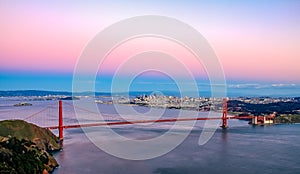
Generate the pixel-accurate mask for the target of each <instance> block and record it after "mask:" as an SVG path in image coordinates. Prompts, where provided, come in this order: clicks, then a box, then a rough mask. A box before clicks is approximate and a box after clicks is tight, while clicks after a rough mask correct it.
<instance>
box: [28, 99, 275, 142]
mask: <svg viewBox="0 0 300 174" xmlns="http://www.w3.org/2000/svg"><path fill="white" fill-rule="evenodd" d="M63 103H64V105H67V106H70V107H77V109H79V110H81V111H84V112H87V113H89V114H94V115H96V114H99V113H97V112H94V111H90V110H88V109H86V108H81V107H78V106H75V105H72V104H70V103H69V102H63V101H62V100H59V101H58V113H57V103H53V104H50V105H49V106H47V107H45V108H44V109H41V110H40V111H38V112H36V113H34V114H31V115H29V116H27V117H26V118H24V120H25V121H28V122H31V123H35V124H37V125H39V126H41V127H44V128H47V129H58V134H59V135H58V137H59V140H63V137H64V136H63V132H64V129H70V128H81V127H94V126H113V125H132V124H143V123H165V122H179V121H199V120H202V121H205V120H222V125H221V126H220V127H221V128H222V129H226V128H228V120H230V119H252V124H254V125H256V124H264V123H270V120H274V117H275V115H269V116H253V115H251V116H228V98H225V99H223V104H222V105H223V106H222V116H221V117H220V116H216V117H198V116H197V117H193V118H161V119H148V120H142V119H141V120H131V121H128V120H125V119H121V118H118V119H116V118H115V116H112V115H109V114H108V115H107V114H104V115H102V116H103V117H104V120H103V122H99V121H98V122H95V121H92V122H91V121H90V122H87V123H83V124H82V123H81V124H80V123H79V122H78V120H77V119H75V118H73V119H72V118H65V119H69V120H68V123H67V124H66V125H65V124H64V117H63ZM55 110H56V112H55ZM53 114H54V115H53ZM55 114H57V115H56V116H55ZM40 115H44V116H40ZM49 115H52V117H49ZM55 117H56V118H55ZM57 120H58V123H57ZM70 120H71V121H70ZM41 122H42V123H41ZM72 122H73V123H72ZM45 123H46V124H48V123H52V124H53V125H45ZM272 123H273V122H272Z"/></svg>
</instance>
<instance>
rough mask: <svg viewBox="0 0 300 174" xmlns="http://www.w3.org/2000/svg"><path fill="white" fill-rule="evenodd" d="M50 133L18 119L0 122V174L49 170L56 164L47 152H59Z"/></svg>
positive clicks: (55, 141)
mask: <svg viewBox="0 0 300 174" xmlns="http://www.w3.org/2000/svg"><path fill="white" fill-rule="evenodd" d="M57 142H58V138H57V137H56V136H55V135H54V134H53V133H52V132H51V131H50V130H47V129H44V128H40V127H38V126H36V125H34V124H31V123H27V122H25V121H22V120H5V121H0V173H5V172H8V173H41V172H42V171H43V170H47V171H49V172H51V171H53V170H54V168H55V167H57V166H58V163H57V162H56V160H55V159H54V157H53V156H52V155H51V152H53V151H56V150H60V149H61V147H60V145H59V144H58V143H57Z"/></svg>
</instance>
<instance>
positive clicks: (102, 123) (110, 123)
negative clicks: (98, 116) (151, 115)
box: [46, 116, 254, 129]
mask: <svg viewBox="0 0 300 174" xmlns="http://www.w3.org/2000/svg"><path fill="white" fill-rule="evenodd" d="M226 118H227V119H252V118H254V116H228V117H226ZM222 119H223V118H222V117H210V118H203V117H198V118H170V119H159V120H133V121H115V122H101V123H88V124H73V125H63V126H51V127H46V128H47V129H59V128H63V129H68V128H79V127H94V126H110V125H127V124H142V123H163V122H177V121H195V120H222Z"/></svg>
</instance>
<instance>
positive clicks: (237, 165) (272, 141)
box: [0, 99, 300, 174]
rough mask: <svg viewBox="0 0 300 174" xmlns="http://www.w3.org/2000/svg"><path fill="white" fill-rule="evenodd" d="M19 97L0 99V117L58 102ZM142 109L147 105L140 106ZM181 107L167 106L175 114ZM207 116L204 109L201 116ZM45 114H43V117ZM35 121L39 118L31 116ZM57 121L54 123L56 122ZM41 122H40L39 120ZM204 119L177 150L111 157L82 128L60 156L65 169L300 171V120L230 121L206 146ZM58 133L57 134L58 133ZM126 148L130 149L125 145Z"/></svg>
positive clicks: (141, 131)
mask: <svg viewBox="0 0 300 174" xmlns="http://www.w3.org/2000/svg"><path fill="white" fill-rule="evenodd" d="M17 101H18V100H10V101H8V100H4V99H2V100H0V119H1V120H3V119H8V118H25V117H26V116H28V115H30V114H32V113H35V112H36V111H38V110H40V109H42V108H44V107H45V106H48V105H49V104H52V103H55V102H57V101H42V102H41V101H34V102H31V103H33V106H30V107H13V106H12V104H15V103H17ZM100 108H101V110H102V111H103V112H104V113H106V114H112V115H114V114H116V111H115V110H114V109H113V107H112V105H100ZM135 109H136V110H137V111H139V112H147V111H148V108H144V107H136V108H135ZM47 112H48V113H47V114H46V116H48V117H50V118H51V119H50V118H49V119H48V120H55V118H56V117H57V112H56V108H53V111H51V110H50V111H47ZM72 112H73V111H72V109H70V108H69V109H68V108H65V110H64V114H65V117H67V118H68V119H66V122H68V121H69V122H71V121H72V120H75V118H71V117H72V115H73V114H72ZM177 112H178V111H176V110H166V111H165V113H164V114H165V116H166V117H171V116H172V115H174V114H176V113H177ZM201 114H202V115H204V116H205V115H206V114H205V113H200V115H201ZM42 116H43V115H42ZM32 122H34V119H32ZM54 122H55V121H54ZM36 124H38V123H36ZM202 124H203V122H201V121H199V122H197V124H196V126H195V128H194V129H193V131H192V133H191V134H190V135H189V136H188V138H187V139H186V140H185V141H184V142H183V143H182V144H181V145H179V146H178V147H177V148H176V149H174V150H173V151H171V152H169V153H167V154H166V155H163V156H161V157H158V158H155V159H150V160H144V161H132V160H124V159H120V158H117V157H114V156H111V155H109V154H107V153H105V152H103V151H102V150H101V149H99V148H97V147H96V146H95V145H94V144H93V143H91V142H90V141H89V140H88V138H87V137H86V136H85V134H84V133H83V132H82V130H81V129H68V130H66V131H65V132H64V133H65V139H64V149H63V150H62V151H61V152H58V153H56V154H55V158H56V159H57V161H58V162H59V164H60V167H59V168H58V169H56V170H55V172H54V173H55V174H62V173H68V174H69V173H73V174H76V173H78V174H79V173H125V174H126V173H128V174H132V173H231V174H240V173H243V174H247V173H249V174H250V173H251V174H252V173H264V174H268V173H270V174H277V173H278V174H279V173H280V174H282V173H290V174H296V173H299V171H300V124H293V125H273V126H256V127H252V126H249V125H247V122H244V121H238V120H230V121H229V125H230V128H229V129H228V130H226V131H223V130H221V129H218V130H217V131H216V132H215V134H214V136H213V137H212V138H211V139H210V140H209V141H208V143H206V144H205V145H202V146H199V145H198V139H199V135H200V134H201V131H202V128H201V127H202ZM168 126H169V124H156V125H152V126H150V127H147V126H146V127H145V126H118V127H116V128H115V130H116V131H117V132H118V133H120V134H122V135H124V136H129V137H135V138H136V137H137V138H141V137H148V138H149V137H155V136H158V135H160V134H161V133H163V132H164V131H165V129H167V128H168ZM54 133H57V132H55V131H54ZM124 150H126V149H124Z"/></svg>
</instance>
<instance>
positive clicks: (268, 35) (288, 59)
mask: <svg viewBox="0 0 300 174" xmlns="http://www.w3.org/2000/svg"><path fill="white" fill-rule="evenodd" d="M299 9H300V2H299V1H297V0H286V1H281V0H278V1H277V0H275V1H272V3H270V1H249V2H248V1H247V2H246V1H230V2H228V3H226V2H224V1H151V2H150V1H139V2H135V1H128V2H127V1H126V2H123V1H119V0H115V1H107V2H106V1H103V2H97V1H95V2H92V3H90V4H89V3H86V4H85V3H84V2H73V1H64V2H60V1H54V2H53V1H48V2H47V1H43V2H40V1H36V2H34V1H30V2H28V1H27V2H25V1H19V2H17V1H1V2H0V23H1V30H0V38H1V39H0V83H1V87H0V90H10V89H12V90H13V89H43V90H51V89H56V90H67V91H68V90H71V79H72V73H73V70H74V67H75V66H76V62H77V59H78V58H79V57H80V54H81V52H82V51H83V50H84V48H85V46H86V45H87V44H88V42H89V41H90V40H91V39H93V37H94V36H95V35H96V34H97V33H98V32H101V30H103V29H104V28H106V27H108V26H109V25H111V24H113V23H116V22H118V21H120V20H123V19H126V18H130V17H134V16H139V15H148V14H151V15H162V16H168V17H171V18H175V19H178V20H180V21H183V22H185V23H187V24H189V25H190V26H192V27H194V28H195V29H197V30H198V31H199V32H200V33H201V34H202V35H203V36H204V37H205V38H206V39H207V41H208V42H209V43H210V44H211V46H212V47H213V48H214V50H215V53H216V54H217V56H218V58H219V60H220V62H221V64H222V66H223V70H224V74H225V77H226V79H227V80H228V82H229V83H230V82H234V83H235V84H239V83H241V84H245V83H250V82H251V83H258V84H260V83H267V84H270V86H272V85H271V84H277V85H278V84H284V85H289V84H294V85H295V86H296V87H297V86H299V85H300V78H299V74H300V68H299V63H298V62H299V58H300V51H299V50H300V49H299V48H300V47H299V45H300V18H299V16H300V11H299ZM142 42H144V44H145V45H144V46H145V47H142V46H141V47H136V46H137V45H141V43H142ZM142 45H143V44H142ZM146 47H147V48H149V47H151V48H153V49H154V50H155V49H158V48H160V51H164V52H169V53H170V52H172V53H173V54H174V56H177V57H179V58H180V61H181V62H182V63H183V64H185V65H186V66H187V67H188V69H189V70H190V71H191V72H192V74H193V75H194V76H195V78H196V79H197V78H198V79H201V78H206V72H205V68H204V67H203V65H201V62H200V63H199V62H197V61H196V62H195V59H193V58H192V56H191V55H187V54H188V53H187V52H186V53H185V52H184V51H183V50H180V49H182V48H181V47H180V46H178V45H176V44H174V43H172V42H168V41H167V40H158V39H153V38H152V39H151V38H148V39H144V40H139V39H135V40H132V41H130V42H128V43H125V44H124V45H122V46H121V47H120V48H118V50H116V52H114V53H112V54H111V55H109V56H108V59H107V62H106V63H104V64H103V67H102V68H101V67H100V69H99V73H100V75H101V73H102V74H106V75H107V74H113V73H114V72H115V71H116V70H117V68H118V66H119V65H120V64H121V63H122V62H124V60H126V58H128V57H129V56H132V54H133V53H134V52H135V51H136V52H141V51H143V49H144V48H146ZM174 50H176V51H174ZM144 63H147V62H144ZM161 63H162V64H167V62H163V61H162V62H161ZM137 66H138V65H137ZM87 68H88V67H87ZM173 69H174V71H177V69H176V67H173ZM177 72H178V76H180V71H177ZM18 74H22V75H18ZM39 76H43V78H41V77H39ZM37 80H38V81H39V82H40V83H38V82H37ZM26 83H29V84H32V85H29V84H26ZM58 83H59V84H58ZM60 84H61V85H60ZM58 86H59V87H58ZM273 87H274V86H273ZM99 90H101V89H99Z"/></svg>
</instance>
